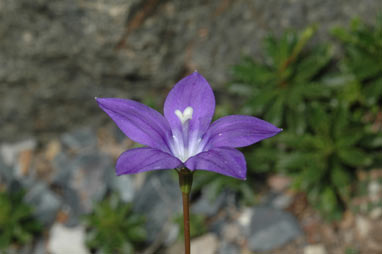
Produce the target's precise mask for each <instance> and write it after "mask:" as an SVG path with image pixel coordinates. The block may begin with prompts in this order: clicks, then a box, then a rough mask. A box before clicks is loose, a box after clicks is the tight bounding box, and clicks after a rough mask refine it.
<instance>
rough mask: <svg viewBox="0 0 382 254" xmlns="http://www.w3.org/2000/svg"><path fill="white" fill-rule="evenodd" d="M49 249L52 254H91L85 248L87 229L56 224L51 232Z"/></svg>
mask: <svg viewBox="0 0 382 254" xmlns="http://www.w3.org/2000/svg"><path fill="white" fill-rule="evenodd" d="M47 249H48V252H49V253H51V254H69V253H73V254H74V253H75V254H89V253H90V252H89V251H88V249H87V247H86V246H85V228H83V227H81V226H79V227H75V228H67V227H65V226H63V225H61V224H55V225H54V226H53V227H52V228H51V231H50V238H49V241H48V245H47Z"/></svg>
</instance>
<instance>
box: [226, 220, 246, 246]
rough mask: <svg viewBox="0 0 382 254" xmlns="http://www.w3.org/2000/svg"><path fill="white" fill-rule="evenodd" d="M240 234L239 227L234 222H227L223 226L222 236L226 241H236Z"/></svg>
mask: <svg viewBox="0 0 382 254" xmlns="http://www.w3.org/2000/svg"><path fill="white" fill-rule="evenodd" d="M241 236H242V232H241V228H240V226H239V225H238V224H236V223H228V224H226V225H225V226H224V227H223V238H224V240H225V241H227V242H236V241H237V240H239V239H240V238H241Z"/></svg>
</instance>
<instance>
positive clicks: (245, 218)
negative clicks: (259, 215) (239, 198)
mask: <svg viewBox="0 0 382 254" xmlns="http://www.w3.org/2000/svg"><path fill="white" fill-rule="evenodd" d="M252 215H253V209H252V208H251V207H246V208H245V209H244V210H243V211H242V212H241V213H240V216H239V218H238V220H237V221H238V222H239V224H240V225H241V226H242V227H244V228H246V227H249V226H250V223H251V218H252Z"/></svg>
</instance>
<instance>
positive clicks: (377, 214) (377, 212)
mask: <svg viewBox="0 0 382 254" xmlns="http://www.w3.org/2000/svg"><path fill="white" fill-rule="evenodd" d="M370 218H371V219H373V220H378V219H380V218H382V207H376V208H374V209H373V210H371V212H370Z"/></svg>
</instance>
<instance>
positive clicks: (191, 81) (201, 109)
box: [164, 72, 215, 133]
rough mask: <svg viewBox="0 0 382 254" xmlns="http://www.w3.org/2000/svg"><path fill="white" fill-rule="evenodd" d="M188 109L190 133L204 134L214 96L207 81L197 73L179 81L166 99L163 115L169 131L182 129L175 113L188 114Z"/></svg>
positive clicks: (212, 111)
mask: <svg viewBox="0 0 382 254" xmlns="http://www.w3.org/2000/svg"><path fill="white" fill-rule="evenodd" d="M188 107H191V108H192V113H191V115H192V118H191V119H190V120H189V128H190V131H193V130H198V131H199V133H204V132H205V131H206V130H207V128H208V126H209V124H210V122H211V120H212V117H213V115H214V111H215V96H214V93H213V91H212V89H211V87H210V85H209V84H208V82H207V80H206V79H205V78H204V77H203V76H202V75H200V74H199V73H197V72H194V73H193V74H191V75H189V76H187V77H185V78H183V79H182V80H180V81H179V82H178V83H177V84H176V85H175V86H174V88H173V89H172V90H171V91H170V93H169V94H168V96H167V98H166V101H165V103H164V115H165V117H166V118H167V120H168V122H169V123H170V126H171V129H181V128H182V125H181V121H180V116H177V114H176V113H175V112H178V115H179V114H180V113H184V114H186V113H189V112H188V111H189V108H188ZM186 108H188V109H187V110H186Z"/></svg>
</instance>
